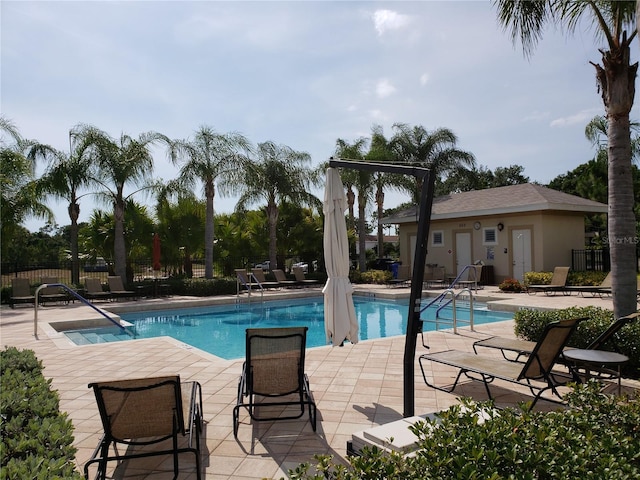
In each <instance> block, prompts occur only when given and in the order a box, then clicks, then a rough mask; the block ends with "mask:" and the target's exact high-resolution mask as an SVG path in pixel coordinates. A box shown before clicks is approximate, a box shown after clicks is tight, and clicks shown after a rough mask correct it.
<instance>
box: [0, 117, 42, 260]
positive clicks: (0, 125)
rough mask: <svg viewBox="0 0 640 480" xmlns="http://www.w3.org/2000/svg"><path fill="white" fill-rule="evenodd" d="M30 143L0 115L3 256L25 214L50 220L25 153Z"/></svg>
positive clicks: (0, 197) (33, 171)
mask: <svg viewBox="0 0 640 480" xmlns="http://www.w3.org/2000/svg"><path fill="white" fill-rule="evenodd" d="M33 143H34V142H28V141H26V140H24V139H23V138H22V137H21V135H20V133H19V131H18V129H17V128H16V126H15V125H14V124H13V123H12V122H11V121H9V120H8V119H6V118H5V117H2V116H0V220H1V222H0V229H1V230H2V235H1V237H2V248H1V251H2V256H3V258H4V254H5V253H6V251H7V250H6V249H7V248H8V246H9V245H10V244H11V242H12V241H13V239H14V235H15V234H16V232H17V227H18V226H19V225H20V224H21V223H22V222H23V221H24V220H26V219H27V218H28V217H36V218H44V219H46V220H47V221H49V222H53V221H54V218H53V213H52V212H51V210H50V209H49V208H48V207H47V206H46V205H45V204H44V203H43V202H42V195H41V193H40V190H39V182H38V179H36V172H35V167H36V162H35V159H34V158H29V157H28V156H27V154H26V152H27V151H28V149H29V148H30V147H31V146H32V145H33Z"/></svg>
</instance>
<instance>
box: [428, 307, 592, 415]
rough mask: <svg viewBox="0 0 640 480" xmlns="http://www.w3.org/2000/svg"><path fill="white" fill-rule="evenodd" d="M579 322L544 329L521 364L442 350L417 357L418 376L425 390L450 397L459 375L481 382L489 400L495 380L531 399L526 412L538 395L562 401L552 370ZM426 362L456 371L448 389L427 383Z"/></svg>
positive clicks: (575, 320) (551, 325) (577, 320)
mask: <svg viewBox="0 0 640 480" xmlns="http://www.w3.org/2000/svg"><path fill="white" fill-rule="evenodd" d="M580 320H582V319H568V320H561V321H558V322H553V323H550V324H549V325H547V327H546V328H545V330H544V333H543V334H542V337H541V338H540V340H539V341H538V342H537V343H536V345H535V347H534V349H533V350H532V352H531V353H530V354H529V356H528V358H527V361H526V363H524V364H521V363H514V362H510V361H507V360H503V359H500V358H494V357H485V356H483V355H476V354H475V353H471V352H463V351H458V350H446V351H443V352H438V353H427V354H424V355H421V356H420V358H419V362H420V368H421V370H422V376H423V378H424V381H425V383H426V384H427V385H428V386H430V387H432V388H435V389H437V390H442V391H444V392H447V393H451V392H452V391H453V390H454V389H455V388H456V386H457V385H458V381H459V380H460V377H461V376H462V374H464V375H465V376H466V377H468V378H469V379H471V380H481V381H482V382H483V383H484V386H485V389H486V391H487V395H488V396H489V398H491V391H490V390H489V383H491V382H493V381H494V380H495V379H500V380H504V381H506V382H511V383H515V384H518V385H524V386H526V387H528V388H529V389H530V391H531V394H532V395H534V399H533V402H532V404H531V406H530V408H533V407H534V405H535V404H536V402H537V401H538V399H539V398H540V396H541V395H542V393H544V392H545V391H547V390H551V391H552V392H553V393H554V394H555V395H556V396H557V397H558V398H560V399H562V397H561V395H560V393H559V392H558V390H557V388H556V387H557V386H558V385H562V384H563V383H558V382H557V380H556V375H554V373H553V372H552V369H553V366H554V365H555V363H556V362H557V361H558V358H559V357H560V354H561V353H562V349H563V348H564V347H565V345H566V344H567V341H568V340H569V337H570V336H571V333H572V332H573V330H574V329H575V327H576V325H577V324H578V322H579V321H580ZM428 361H431V362H437V363H442V364H444V365H449V366H451V367H455V368H457V369H458V370H459V371H458V375H457V376H456V379H455V381H454V382H453V386H452V387H451V388H445V387H441V386H436V385H435V382H434V383H430V382H429V380H428V377H427V371H426V370H425V364H426V362H428ZM536 392H537V393H536ZM552 401H553V400H552Z"/></svg>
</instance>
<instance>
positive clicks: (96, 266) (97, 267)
mask: <svg viewBox="0 0 640 480" xmlns="http://www.w3.org/2000/svg"><path fill="white" fill-rule="evenodd" d="M84 271H85V272H108V271H109V265H107V262H106V261H105V259H104V258H102V257H97V258H96V261H95V263H87V264H85V266H84Z"/></svg>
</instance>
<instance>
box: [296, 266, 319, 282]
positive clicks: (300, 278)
mask: <svg viewBox="0 0 640 480" xmlns="http://www.w3.org/2000/svg"><path fill="white" fill-rule="evenodd" d="M293 275H294V276H295V277H296V282H298V284H299V285H303V286H304V285H317V284H318V280H313V279H307V278H306V277H305V275H304V270H303V269H302V267H293Z"/></svg>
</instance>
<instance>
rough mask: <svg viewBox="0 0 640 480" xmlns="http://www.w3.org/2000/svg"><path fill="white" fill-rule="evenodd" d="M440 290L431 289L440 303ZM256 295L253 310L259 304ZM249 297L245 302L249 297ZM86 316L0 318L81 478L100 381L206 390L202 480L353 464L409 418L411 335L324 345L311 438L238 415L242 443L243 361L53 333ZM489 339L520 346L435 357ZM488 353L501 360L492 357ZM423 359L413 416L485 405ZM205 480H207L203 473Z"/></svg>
mask: <svg viewBox="0 0 640 480" xmlns="http://www.w3.org/2000/svg"><path fill="white" fill-rule="evenodd" d="M355 288H356V294H364V295H375V296H376V297H389V298H393V297H398V296H404V297H408V293H409V288H406V287H401V288H386V287H381V286H377V287H376V286H370V285H355ZM440 292H441V290H434V291H425V295H437V294H438V293H440ZM311 293H313V294H315V295H320V294H321V293H320V288H307V289H298V290H274V291H268V292H266V293H265V294H264V298H265V299H272V298H280V297H283V296H284V297H285V298H289V297H290V296H302V295H308V294H311ZM259 297H260V295H255V294H254V295H253V296H252V301H259ZM235 298H236V297H235V296H233V297H216V298H215V299H193V298H187V297H171V298H168V299H167V298H160V299H142V300H138V301H126V302H108V303H107V302H105V303H102V302H98V303H96V305H97V306H99V307H103V308H105V309H108V310H109V311H111V312H113V313H114V314H117V312H118V311H122V310H123V309H125V310H128V311H131V310H148V309H153V308H166V307H167V306H168V305H169V304H171V305H172V306H193V305H201V304H207V303H209V304H210V303H214V302H217V303H219V302H229V301H232V302H233V301H235ZM244 298H245V299H246V294H245V295H244ZM477 298H478V300H479V301H487V302H488V303H489V305H490V308H494V309H496V310H508V311H516V310H518V309H520V308H523V307H531V308H539V309H543V308H544V309H559V308H565V307H569V306H586V305H595V306H601V307H604V308H611V299H610V298H599V297H591V296H587V297H580V296H576V295H572V296H563V295H561V294H557V295H554V296H546V295H544V294H540V293H538V294H537V295H527V294H511V295H510V294H505V293H502V292H500V291H499V290H497V288H495V287H485V289H483V290H480V291H479V292H478V296H477ZM95 316H96V314H95V312H94V311H93V310H91V309H90V308H89V307H86V306H81V305H79V304H77V303H76V304H71V305H68V306H47V307H40V308H39V309H38V329H37V333H38V334H37V337H35V336H34V310H33V308H31V307H28V306H17V308H15V309H14V310H12V309H9V308H8V307H3V308H2V309H0V338H1V340H2V345H3V347H4V346H15V347H17V348H20V349H26V348H28V349H32V350H33V351H35V353H36V356H37V357H38V359H40V360H41V361H42V362H43V364H44V366H45V369H44V375H45V377H47V378H51V379H52V387H53V388H54V389H55V390H57V391H58V393H59V396H60V408H61V410H62V411H65V412H68V414H69V417H70V418H71V420H72V421H73V425H74V436H75V446H76V447H77V448H78V452H77V455H76V461H77V465H78V466H79V468H80V469H81V468H82V466H83V465H84V463H85V462H86V461H87V459H88V458H89V457H90V456H91V454H92V452H93V450H94V448H95V447H96V445H97V444H98V441H99V439H100V436H101V432H102V427H101V424H100V417H99V414H98V410H97V407H96V402H95V398H94V396H93V392H92V391H91V390H89V389H88V388H87V384H88V383H90V382H92V381H98V380H107V379H124V378H136V377H150V376H156V375H166V374H179V375H180V377H181V379H182V380H183V381H188V380H196V381H198V382H200V383H201V384H202V390H203V400H204V420H205V427H204V432H203V437H202V440H203V442H202V469H203V478H207V479H214V480H218V479H221V480H222V479H224V480H227V479H229V480H230V479H236V480H242V479H260V478H281V477H285V478H286V477H287V471H288V469H290V468H295V467H296V466H297V465H298V464H299V463H301V462H307V461H311V462H313V455H314V454H318V453H328V454H331V455H334V459H339V458H344V457H345V456H346V442H347V441H348V440H350V439H351V435H352V434H353V433H355V432H358V431H361V430H365V429H368V428H370V427H373V426H376V425H381V424H385V423H388V422H392V421H395V420H398V419H400V418H402V416H403V415H402V414H403V356H404V345H405V342H404V336H400V337H393V338H386V339H379V340H367V341H363V342H360V343H358V344H356V345H351V344H347V345H345V346H344V347H335V348H334V347H330V346H327V347H318V348H310V349H308V350H307V357H306V365H305V366H306V368H305V370H306V373H307V374H308V376H309V380H310V384H311V390H312V392H313V396H314V399H315V401H316V404H317V408H318V428H317V431H316V432H313V431H312V429H311V426H310V423H309V421H308V417H307V416H305V417H303V418H301V419H299V420H286V421H279V422H260V423H256V422H253V423H251V422H250V421H249V419H248V415H247V414H246V413H245V412H244V411H241V417H240V418H241V423H240V428H239V432H238V439H237V440H236V439H235V438H234V436H233V429H232V410H233V407H234V405H235V402H236V391H237V385H238V377H239V375H240V372H241V367H242V362H243V360H223V359H220V358H218V357H216V356H214V355H211V354H207V353H204V352H202V351H200V350H198V349H195V348H191V347H189V346H188V345H185V344H183V343H181V342H178V341H176V340H173V339H170V338H167V337H162V338H155V339H143V340H132V341H129V342H114V343H106V344H99V345H87V346H76V345H73V344H71V342H70V341H68V340H67V339H66V337H64V335H62V334H60V333H57V332H56V330H55V329H53V328H51V326H50V324H51V323H55V322H57V321H70V320H84V319H90V318H95ZM490 335H502V336H513V321H507V322H498V323H492V324H484V325H478V326H476V327H475V331H473V332H472V331H470V330H469V328H468V327H465V328H460V327H459V328H458V334H455V335H454V334H453V333H452V332H451V331H450V330H449V331H447V330H440V331H436V332H429V333H426V334H425V341H426V343H427V344H428V345H430V347H431V349H430V350H429V351H432V352H433V351H440V350H446V349H450V348H454V349H461V350H468V351H473V350H472V349H471V344H472V343H473V341H475V340H476V339H479V338H485V337H487V336H490ZM485 350H486V351H483V352H482V355H496V356H499V355H500V354H499V352H498V351H493V350H492V349H485ZM426 352H427V350H426V349H425V348H424V347H423V346H422V345H421V342H420V338H419V339H418V348H417V352H416V353H417V355H416V362H415V382H414V384H415V413H416V414H417V415H422V414H427V413H432V412H437V411H440V410H443V409H446V408H448V407H449V406H451V405H453V404H455V403H457V402H458V398H459V397H462V396H470V397H473V398H474V399H477V400H485V399H486V398H487V397H486V392H485V389H484V386H483V385H482V384H481V383H480V382H470V381H464V382H462V384H461V385H460V386H459V387H458V388H457V389H456V391H455V393H454V394H448V393H444V392H441V391H437V390H434V389H431V388H429V387H427V386H426V385H425V383H424V381H423V379H422V375H421V373H420V367H419V365H418V362H417V357H418V355H420V354H421V353H426ZM431 366H432V367H433V368H432V372H431V373H432V375H434V377H436V378H438V379H439V382H438V383H439V384H443V383H444V384H446V383H447V382H449V384H450V383H451V382H452V381H453V378H454V374H455V372H454V371H453V370H452V369H450V368H447V367H445V366H441V365H439V364H433V365H431ZM623 385H624V386H625V389H638V388H640V384H639V383H638V382H635V381H630V380H623ZM490 389H491V392H492V394H493V395H494V398H495V400H496V404H497V405H498V406H513V405H517V403H518V402H521V401H527V400H530V399H531V396H530V394H529V391H528V390H527V389H522V388H516V387H514V386H513V384H509V383H503V382H501V381H499V380H496V381H495V382H494V383H493V384H492V385H491V386H490ZM554 408H558V406H557V405H556V404H553V403H550V402H547V401H544V400H542V401H540V402H538V404H537V406H536V409H540V410H543V409H554ZM190 457H191V456H189V455H185V456H181V458H180V461H181V463H180V465H181V474H180V477H179V478H181V479H195V478H196V475H195V467H194V462H193V460H192V458H190ZM171 469H172V463H171V460H170V459H169V458H165V457H155V458H154V457H152V458H148V459H139V460H132V461H129V462H124V463H122V464H121V465H120V466H118V467H117V468H111V469H110V470H109V472H108V475H107V477H108V478H118V479H124V478H127V479H129V478H135V479H146V478H149V479H151V478H153V479H164V478H167V479H168V478H172V477H173V473H172V471H171ZM204 472H206V473H204Z"/></svg>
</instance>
